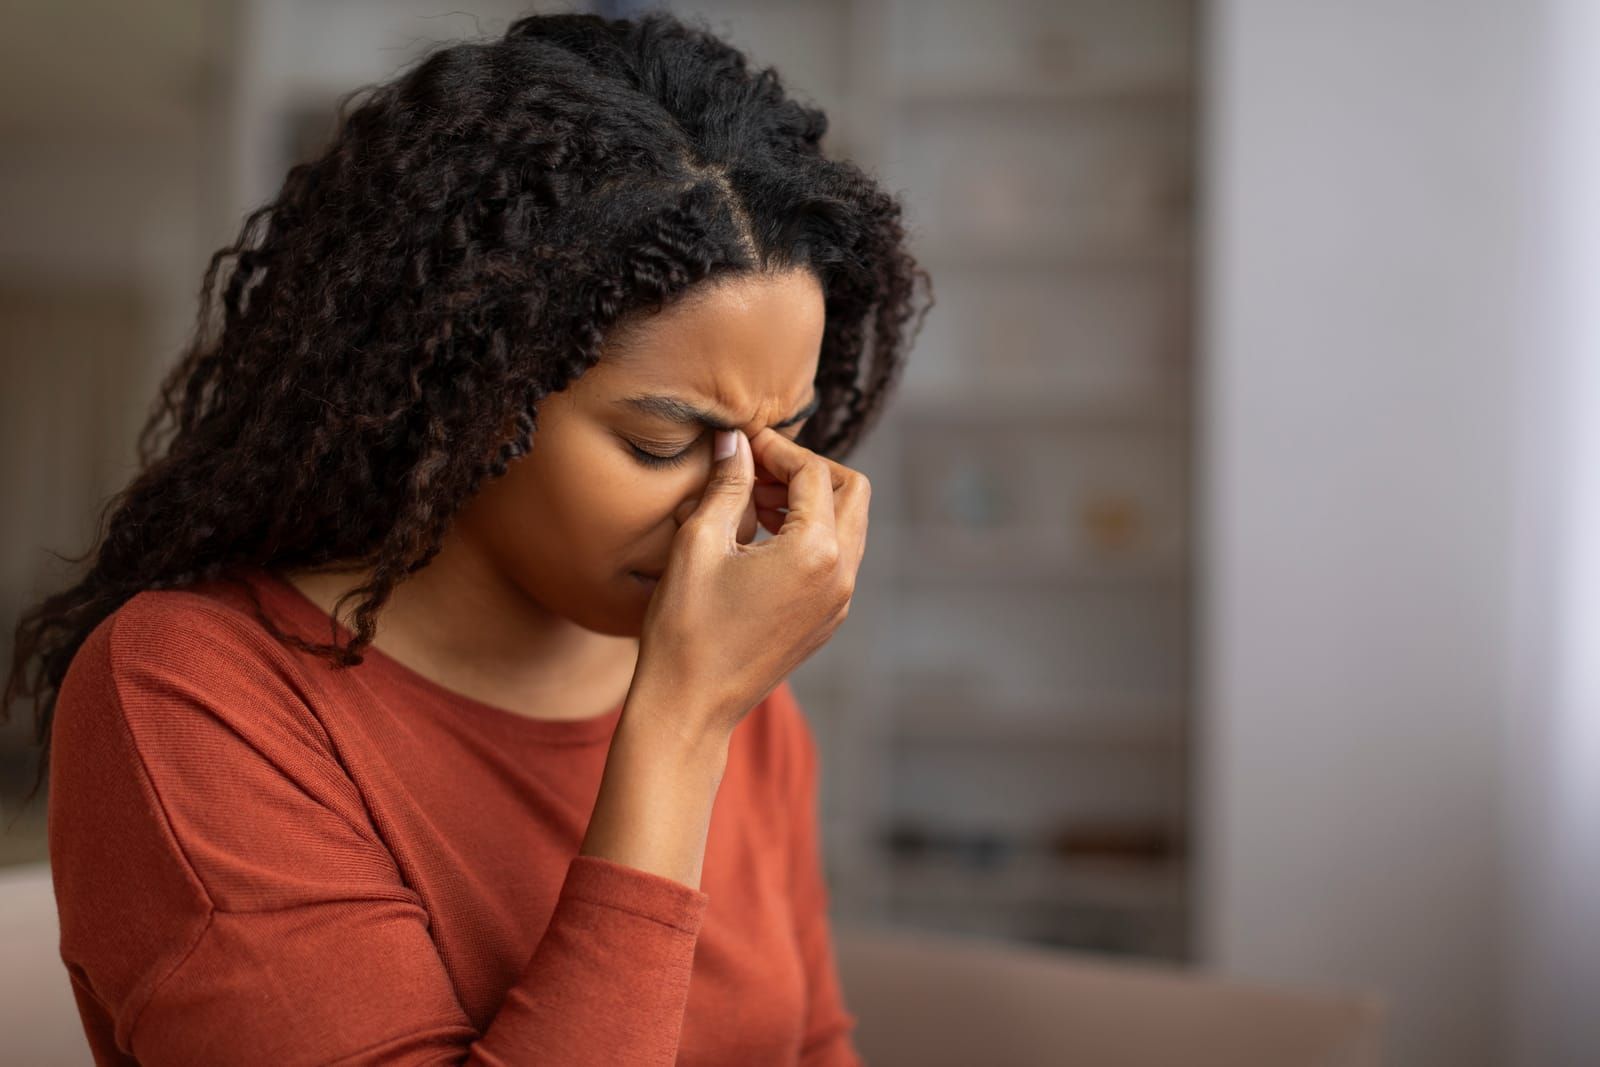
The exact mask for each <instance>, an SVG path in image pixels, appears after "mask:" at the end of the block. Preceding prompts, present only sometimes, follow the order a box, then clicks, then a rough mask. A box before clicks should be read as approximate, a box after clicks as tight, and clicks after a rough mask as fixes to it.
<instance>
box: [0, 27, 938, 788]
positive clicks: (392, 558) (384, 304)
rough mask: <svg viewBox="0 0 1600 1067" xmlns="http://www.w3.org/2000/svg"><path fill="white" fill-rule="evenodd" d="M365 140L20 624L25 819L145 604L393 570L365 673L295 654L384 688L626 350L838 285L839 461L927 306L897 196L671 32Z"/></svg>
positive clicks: (557, 36) (188, 379) (514, 32)
mask: <svg viewBox="0 0 1600 1067" xmlns="http://www.w3.org/2000/svg"><path fill="white" fill-rule="evenodd" d="M339 113H340V114H339V128H338V132H337V135H336V136H335V137H334V138H333V140H332V141H331V143H330V144H329V146H328V147H327V148H326V150H325V151H323V152H322V153H321V154H320V156H318V157H317V158H315V159H313V160H310V161H308V162H304V163H301V164H298V165H296V166H294V167H293V168H291V169H290V170H289V171H288V174H287V175H286V177H285V179H284V182H283V186H282V188H281V189H280V190H279V192H278V193H277V195H276V197H275V198H274V199H273V200H272V201H271V202H269V203H267V204H266V205H264V206H262V207H260V208H258V209H256V210H255V211H253V212H252V213H250V214H249V215H248V216H247V217H246V218H245V220H244V222H243V224H242V226H241V229H240V232H239V234H238V237H237V239H236V240H235V241H234V242H233V243H232V244H229V245H228V246H226V247H224V248H222V249H221V250H219V251H218V252H217V253H216V254H215V255H213V256H212V257H211V260H210V263H209V265H208V267H207V269H206V271H205V276H204V280H203V282H202V284H201V289H200V312H199V315H198V319H197V324H196V327H195V330H194V334H193V337H192V339H191V341H190V342H189V344H188V346H187V348H186V351H185V354H184V356H183V358H182V359H181V360H180V361H179V363H178V364H177V365H176V366H175V367H173V368H172V370H171V371H170V372H169V373H168V375H167V376H166V378H165V379H164V381H163V383H162V385H161V389H160V395H159V396H158V398H157V400H156V402H155V404H154V405H153V407H152V410H151V413H150V416H149V419H148V421H147V423H146V424H145V426H144V428H143V430H142V431H141V433H140V435H139V439H138V459H139V473H138V474H137V476H136V477H135V478H134V479H133V480H132V481H131V482H130V483H129V484H128V486H127V487H126V488H124V489H123V490H122V491H120V492H119V493H118V494H116V495H115V496H114V497H112V498H111V499H110V500H109V501H108V502H107V503H106V505H105V507H104V510H103V511H102V512H101V516H100V523H99V526H98V527H97V533H96V547H94V548H91V549H90V550H89V552H87V553H85V554H84V555H83V556H80V557H77V558H76V559H70V560H68V562H72V563H81V562H83V561H85V560H87V559H89V558H90V556H93V560H92V563H91V564H90V566H89V569H88V570H87V572H86V574H85V576H84V577H83V578H82V580H81V581H79V582H78V583H77V584H76V585H73V586H72V587H71V588H68V589H66V590H65V591H63V592H60V593H57V594H55V595H53V596H50V597H48V598H47V599H45V600H43V601H42V602H41V603H39V604H37V605H36V606H34V607H33V608H31V609H30V610H29V611H28V612H26V613H25V614H24V615H23V616H22V619H21V621H20V622H19V624H18V627H17V631H16V639H15V647H14V652H13V660H12V665H11V673H10V675H9V677H8V679H7V683H6V687H5V694H4V704H3V706H4V708H5V709H7V712H6V713H7V714H9V708H10V706H11V703H12V701H13V700H14V699H15V698H16V697H18V696H30V695H31V696H32V697H33V702H34V715H35V726H36V730H35V733H36V743H38V744H40V745H41V746H42V748H41V752H40V757H39V768H38V776H37V778H36V779H35V782H34V787H33V791H32V792H30V793H29V794H28V798H27V799H29V800H31V799H32V797H33V795H34V793H36V792H37V791H38V789H39V786H40V784H41V783H42V782H43V781H44V778H45V776H46V774H47V773H48V769H49V745H50V724H51V719H52V716H53V712H54V707H55V701H56V695H57V692H58V690H59V687H60V685H61V682H62V679H63V678H64V677H65V675H66V673H67V668H68V665H69V663H70V662H71V660H72V657H73V655H74V654H75V653H76V651H77V650H78V648H79V646H80V645H81V644H82V643H83V641H84V639H85V638H86V637H87V636H88V635H89V633H90V632H91V631H92V630H93V629H94V628H95V627H96V626H97V625H98V624H99V623H100V622H101V621H102V620H104V619H105V618H107V617H108V616H109V615H110V614H111V613H112V612H114V611H115V610H116V609H117V608H118V607H119V606H120V605H121V604H123V603H124V602H126V601H127V600H128V599H130V598H131V597H133V596H134V595H135V594H137V593H138V592H140V591H141V590H147V589H163V588H170V587H175V586H182V585H186V584H189V583H193V582H196V581H199V580H203V579H209V578H218V577H226V576H227V575H228V571H229V568H231V567H233V566H234V565H237V564H244V565H256V566H269V567H284V568H293V567H315V566H320V565H331V564H336V563H339V562H341V561H343V562H355V563H358V564H359V565H360V566H362V567H363V568H367V569H370V572H371V574H370V581H368V582H367V584H365V585H363V586H360V587H359V588H357V589H353V590H351V591H350V592H348V593H346V594H345V597H344V598H343V599H350V598H355V597H358V596H359V597H361V598H362V599H361V600H360V603H359V605H358V607H357V609H356V610H355V612H354V615H353V625H352V626H351V629H352V632H353V634H354V639H353V641H352V642H351V643H350V644H349V645H348V646H347V647H345V648H340V647H339V646H338V644H337V642H335V643H333V644H328V645H318V644H309V643H306V642H304V641H302V640H301V639H299V638H297V637H294V636H292V635H287V634H282V633H278V635H277V636H278V637H279V639H280V640H283V641H286V642H288V643H291V644H294V645H295V646H297V647H300V648H302V649H304V650H307V651H310V652H314V653H317V654H319V655H322V656H324V657H326V658H328V659H329V660H330V662H332V663H333V664H334V665H335V666H342V665H350V664H355V663H360V662H361V649H363V648H364V647H366V645H368V644H369V643H370V642H371V640H372V639H373V636H374V633H375V620H376V617H377V613H378V611H379V609H380V608H381V607H382V606H383V604H384V603H385V601H386V600H387V599H388V597H389V595H390V593H391V591H392V590H393V588H394V587H395V585H396V584H397V583H398V582H400V581H403V580H404V579H405V578H406V576H408V575H410V574H413V573H415V572H416V571H418V570H420V569H421V568H423V567H424V566H426V565H427V564H428V562H429V561H430V560H431V559H432V558H433V556H434V555H435V554H436V553H437V552H438V549H439V543H440V538H441V535H442V534H443V533H444V531H445V529H446V527H447V526H448V524H449V523H450V521H451V519H452V517H453V516H454V515H455V514H456V513H457V511H458V510H459V509H460V507H461V506H462V505H463V503H464V502H465V501H467V500H468V498H470V497H471V496H472V495H473V493H474V492H475V491H476V490H477V489H478V487H479V486H480V485H481V484H482V482H483V481H484V479H486V478H494V477H498V476H499V475H502V474H504V473H505V472H506V469H507V464H509V463H510V462H511V461H512V460H514V459H516V458H517V457H519V456H522V455H524V454H526V453H527V452H528V451H529V450H530V449H531V448H532V447H533V438H534V431H535V428H536V422H537V420H536V417H535V415H536V411H535V406H536V405H537V404H538V403H539V402H540V400H541V399H542V398H544V397H545V396H547V395H549V394H550V393H553V392H557V391H560V390H561V389H564V388H565V387H566V386H567V385H568V384H570V382H571V381H572V380H573V379H575V378H577V377H578V376H579V375H581V374H583V372H584V371H585V370H586V369H587V368H589V367H591V366H593V365H594V364H595V362H596V361H597V359H598V358H599V350H600V347H601V343H602V339H603V338H604V337H605V336H606V335H607V333H608V331H609V330H611V328H612V327H613V325H615V326H616V329H617V330H618V331H621V330H622V329H624V328H625V327H626V326H627V325H628V324H629V323H630V322H633V321H637V319H638V318H639V317H640V316H641V315H643V314H646V313H648V311H649V310H651V309H654V310H659V309H660V308H661V307H662V306H663V305H664V304H665V303H666V302H668V301H670V300H672V299H674V298H676V297H677V296H678V295H679V294H682V293H683V292H684V291H685V290H687V289H689V288H690V287H691V286H694V285H696V284H697V283H700V282H703V281H706V280H708V279H716V278H719V277H721V276H730V275H739V274H749V273H752V272H758V271H769V270H786V269H794V268H804V269H809V270H811V271H812V272H814V273H815V275H816V276H817V277H818V278H819V280H820V281H821V283H822V287H823V292H824V295H825V308H826V318H825V324H824V329H823V338H822V347H821V353H820V360H819V364H818V370H817V376H816V383H815V384H816V388H817V393H818V398H819V404H820V406H819V408H818V410H817V412H816V414H815V415H814V416H813V417H812V418H811V419H810V420H809V421H808V422H807V423H806V425H805V426H804V428H803V429H802V431H801V433H800V436H799V440H800V441H801V443H802V444H805V445H806V446H807V447H809V448H811V449H813V450H815V451H818V452H821V453H823V454H825V455H830V456H833V457H835V458H842V457H844V456H846V455H848V454H849V453H850V451H851V450H852V449H853V448H854V446H855V445H856V443H857V442H858V441H859V440H860V439H861V437H862V436H863V434H864V433H865V431H866V430H867V429H868V428H869V427H870V426H871V425H872V424H873V422H874V421H875V419H876V416H877V414H878V413H879V411H880V410H881V409H882V407H883V404H884V401H885V398H886V396H887V394H888V392H889V391H890V389H891V387H892V385H893V384H894V383H895V381H896V379H897V375H898V371H899V369H900V367H901V365H902V362H903V359H904V354H905V352H906V350H907V349H908V348H909V346H910V344H911V342H912V340H914V338H915V336H916V335H917V333H918V332H919V331H920V329H921V325H922V320H923V318H924V317H925V315H926V313H927V310H928V308H929V307H931V306H932V291H931V290H932V284H931V279H930V278H929V277H928V275H927V272H926V271H924V270H922V269H921V268H920V267H919V266H917V264H916V263H915V261H914V260H913V259H912V258H911V256H910V255H909V254H908V253H907V251H906V248H905V236H906V235H905V230H904V227H903V225H902V217H901V206H900V203H899V201H898V198H897V197H895V196H892V195H890V194H889V193H887V192H886V191H885V190H883V189H882V188H880V186H879V185H878V184H876V183H875V182H874V180H872V179H871V178H870V177H869V176H868V175H866V174H865V173H864V172H863V171H862V170H861V169H859V168H858V167H857V166H855V165H853V164H851V163H849V162H846V161H843V160H835V159H828V158H825V157H824V155H823V153H822V150H821V148H820V141H821V138H822V136H823V133H824V132H825V131H826V129H827V126H828V120H827V117H826V116H825V114H824V113H823V112H822V111H821V110H818V109H816V108H813V107H809V106H806V105H804V104H802V103H799V102H796V101H795V100H792V99H790V98H789V97H787V96H786V95H785V93H784V90H783V87H782V83H781V81H780V78H779V75H778V73H777V71H776V70H774V69H772V68H764V69H759V70H751V69H750V67H749V61H748V60H747V58H746V57H745V56H744V55H743V54H742V53H741V52H739V51H738V50H737V49H735V48H733V47H731V46H730V45H728V44H727V43H726V42H724V41H722V40H721V39H719V38H718V37H717V36H715V35H714V34H713V33H712V32H711V31H710V30H708V29H706V28H704V26H701V25H694V24H689V23H686V22H684V21H681V20H679V19H677V18H675V17H673V16H671V15H669V14H666V13H664V12H650V13H648V14H645V15H643V16H641V17H639V18H637V19H608V18H603V17H600V16H596V15H589V14H563V15H531V16H527V17H524V18H521V19H518V20H517V21H515V22H513V23H512V24H511V25H510V26H509V27H508V28H507V30H506V33H505V35H504V36H503V37H501V38H497V39H491V40H488V41H485V42H466V43H458V44H454V45H451V46H449V47H445V48H441V49H439V50H436V51H434V52H432V53H431V54H429V55H426V56H424V57H423V58H422V59H421V60H419V61H418V62H416V63H415V64H413V65H412V66H411V67H410V68H409V69H408V70H407V71H405V72H403V73H402V74H401V75H400V76H399V77H397V78H395V79H393V80H391V81H389V82H386V83H382V84H379V85H375V86H367V87H364V88H362V89H359V90H357V91H356V92H355V93H352V94H351V95H350V96H349V97H347V98H346V99H345V100H344V101H343V102H342V104H341V106H340V108H339ZM225 265H229V266H231V269H230V270H228V271H226V281H225V284H224V283H223V282H222V281H220V279H222V278H223V277H224V273H225V272H224V270H223V268H224V266H225ZM919 282H920V283H921V284H922V286H923V287H924V288H925V290H926V300H925V301H923V302H922V306H921V311H920V313H917V312H916V307H915V305H916V304H917V301H916V299H915V295H916V293H915V291H916V289H917V286H918V283H919ZM219 288H220V305H221V308H220V310H221V316H220V318H221V322H220V324H219V323H217V321H216V319H217V315H216V314H215V312H214V305H215V304H216V303H217V295H216V294H217V293H218V291H219ZM625 317H626V318H625ZM913 317H915V321H914V322H913V321H912V320H913ZM619 320H621V321H619ZM219 326H220V328H219ZM169 422H170V424H171V425H170V426H168V423H169ZM168 430H170V431H171V434H170V439H169V440H167V441H166V442H165V445H164V448H165V451H164V454H161V455H159V456H157V452H158V451H160V450H161V449H162V447H163V445H162V438H163V437H165V436H166V435H167V431H168ZM108 514H109V522H108V521H107V516H108ZM101 531H103V533H102V532H101ZM58 558H62V559H66V557H58ZM343 599H341V601H340V603H341V604H342V603H343ZM269 625H270V623H269ZM274 630H275V631H276V628H275V627H274ZM30 668H31V672H30Z"/></svg>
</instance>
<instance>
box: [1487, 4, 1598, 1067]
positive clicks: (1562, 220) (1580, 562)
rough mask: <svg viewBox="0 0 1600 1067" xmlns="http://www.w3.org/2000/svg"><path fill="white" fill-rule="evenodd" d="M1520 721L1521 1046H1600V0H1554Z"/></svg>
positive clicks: (1541, 1050)
mask: <svg viewBox="0 0 1600 1067" xmlns="http://www.w3.org/2000/svg"><path fill="white" fill-rule="evenodd" d="M1541 8H1542V9H1543V12H1544V19H1543V21H1544V26H1543V31H1542V32H1543V35H1544V36H1543V42H1544V43H1543V48H1542V51H1541V53H1540V55H1541V61H1540V63H1539V79H1538V100H1539V110H1538V116H1537V119H1536V121H1535V122H1534V123H1533V128H1534V129H1535V130H1536V133H1537V138H1538V139H1537V149H1536V151H1535V152H1534V153H1533V155H1532V159H1533V160H1534V161H1535V162H1536V177H1535V189H1536V190H1537V197H1536V205H1537V206H1536V210H1535V211H1534V213H1533V214H1534V221H1533V223H1532V225H1530V226H1529V227H1528V241H1527V247H1528V253H1527V255H1526V256H1525V257H1524V264H1525V269H1524V271H1523V272H1522V286H1523V296H1524V300H1523V301H1522V303H1523V304H1524V306H1525V307H1526V308H1527V323H1526V334H1527V337H1528V341H1529V351H1528V352H1527V353H1526V357H1525V358H1524V359H1523V360H1522V365H1523V366H1524V367H1526V368H1527V371H1526V372H1525V373H1524V375H1523V387H1522V389H1521V390H1519V394H1518V399H1519V408H1518V411H1519V415H1520V417H1521V434H1520V437H1519V444H1520V448H1519V467H1518V483H1517V484H1518V500H1517V509H1516V511H1517V521H1518V524H1517V535H1518V536H1517V542H1516V560H1517V564H1518V567H1517V572H1516V573H1517V586H1516V592H1517V599H1516V604H1515V610H1514V612H1513V615H1512V618H1513V620H1514V623H1515V626H1516V631H1517V634H1516V637H1517V644H1516V651H1517V659H1516V664H1515V669H1514V672H1513V677H1514V683H1513V694H1512V704H1511V709H1512V712H1513V713H1512V714H1511V715H1509V716H1508V717H1507V723H1506V731H1505V736H1506V743H1507V744H1506V750H1507V755H1508V764H1507V765H1508V767H1509V770H1510V773H1509V774H1508V776H1507V784H1508V802H1509V810H1510V821H1509V825H1510V827H1511V830H1512V835H1513V836H1512V841H1511V857H1512V860H1513V864H1514V867H1513V870H1514V872H1515V874H1514V877H1513V878H1512V879H1511V886H1510V889H1511V898H1510V905H1511V907H1510V913H1509V918H1510V924H1509V928H1510V931H1511V933H1512V939H1511V941H1510V943H1509V945H1508V950H1509V957H1510V959H1509V973H1510V977H1511V986H1510V992H1511V997H1510V1000H1509V1005H1508V1006H1509V1018H1510V1034H1511V1037H1510V1049H1511V1058H1510V1061H1509V1062H1511V1063H1514V1064H1515V1065H1516V1067H1569V1065H1570V1067H1580V1065H1582V1067H1587V1065H1592V1064H1595V1063H1600V1012H1597V1011H1596V1010H1595V1009H1596V1006H1597V1005H1600V305H1597V303H1596V299H1595V297H1596V279H1597V278H1600V198H1597V197H1596V195H1595V190H1596V189H1600V81H1597V80H1596V79H1595V76H1594V71H1595V65H1596V62H1597V60H1600V5H1596V4H1594V3H1593V0H1546V2H1545V3H1543V4H1542V5H1541Z"/></svg>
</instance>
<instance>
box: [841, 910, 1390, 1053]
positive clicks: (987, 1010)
mask: <svg viewBox="0 0 1600 1067" xmlns="http://www.w3.org/2000/svg"><path fill="white" fill-rule="evenodd" d="M834 937H835V941H836V949H837V953H838V964H839V980H840V983H841V985H842V986H843V987H844V993H845V1002H846V1005H847V1006H848V1007H849V1009H850V1011H851V1012H852V1013H853V1014H855V1015H856V1016H857V1017H858V1018H857V1027H856V1046H857V1048H858V1049H860V1051H861V1055H862V1058H863V1060H865V1061H866V1063H867V1064H868V1067H971V1065H972V1064H983V1065H984V1067H1023V1065H1028V1067H1035V1065H1039V1067H1042V1065H1046V1064H1048V1065H1052V1067H1053V1065H1079V1064H1081V1065H1084V1067H1174V1065H1182V1067H1377V1065H1378V1064H1379V1063H1380V1062H1381V1060H1380V1054H1379V1039H1380V1027H1381V1020H1382V1014H1383V1011H1382V1007H1381V1005H1380V1003H1379V1002H1378V1001H1377V999H1376V998H1374V997H1372V996H1370V995H1363V994H1338V993H1309V992H1293V991H1287V990H1281V989H1275V988H1267V987H1263V986H1257V985H1249V984H1245V983H1240V982H1230V981H1223V980H1220V979H1217V978H1212V977H1205V976H1202V975H1199V974H1197V973H1192V972H1188V971H1184V970H1180V969H1177V968H1168V967H1160V966H1154V965H1148V964H1133V963H1122V962H1112V961H1110V960H1105V959H1099V958H1095V957H1089V956H1079V955H1075V954H1069V953H1063V952H1057V951H1053V950H1047V949H1031V948H1024V947H1020V946H1013V945H1009V944H1003V943H997V942H992V941H988V940H982V939H977V938H964V937H956V936H953V935H935V934H929V933H924V932H921V931H918V932H909V931H897V930H892V929H887V928H872V927H863V926H845V925H843V924H835V928H834Z"/></svg>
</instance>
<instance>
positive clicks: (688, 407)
mask: <svg viewBox="0 0 1600 1067" xmlns="http://www.w3.org/2000/svg"><path fill="white" fill-rule="evenodd" d="M820 399H821V398H820V397H819V396H818V395H817V394H815V393H813V394H812V396H811V402H810V403H808V404H807V405H806V406H805V407H803V408H801V409H800V410H799V411H797V412H795V413H794V414H793V415H790V416H789V417H788V418H787V419H784V420H783V421H782V422H775V423H773V424H772V428H773V429H774V430H781V429H783V428H785V427H787V426H793V425H794V424H795V423H797V422H800V421H802V420H804V419H807V418H810V417H811V416H812V415H814V414H816V411H817V405H818V402H819V401H820ZM616 402H617V403H618V404H622V405H625V406H627V407H631V408H633V409H634V410H636V411H640V412H643V413H644V414H646V415H651V416H654V417H655V418H658V419H666V420H667V421H669V422H681V423H683V424H685V425H688V426H693V425H696V424H698V425H700V426H704V427H706V428H707V429H711V430H733V429H737V424H736V423H733V422H730V421H728V420H727V419H725V418H723V417H722V416H721V415H720V414H718V413H717V412H714V411H706V410H704V409H703V408H698V407H695V406H694V405H693V404H691V403H689V402H688V401H687V400H684V399H682V398H680V397H675V396H667V395H665V394H663V393H643V394H640V395H638V396H625V397H623V398H621V399H620V400H618V401H616Z"/></svg>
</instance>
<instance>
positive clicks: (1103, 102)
mask: <svg viewBox="0 0 1600 1067" xmlns="http://www.w3.org/2000/svg"><path fill="white" fill-rule="evenodd" d="M887 91H888V99H889V102H890V103H891V104H894V105H899V106H901V107H968V106H977V107H997V106H998V107H1026V106H1038V105H1045V106H1063V107H1097V108H1098V107H1127V106H1134V107H1149V106H1158V107H1176V108H1192V107H1193V106H1194V103H1195V100H1194V92H1193V89H1192V87H1191V83H1190V82H1189V81H1188V80H1184V81H1175V82H1146V83H1143V84H1139V83H1123V84H1115V83H1109V84H1108V83H1104V82H1102V83H1101V84H1098V85H1096V84H1092V83H1090V84H1085V83H1082V82H1080V83H1078V84H1072V83H1068V82H1050V81H1043V80H1037V79H1035V80H1032V81H1019V82H1005V81H999V80H990V79H977V78H969V79H957V78H938V79H934V78H909V79H905V80H902V81H900V82H898V83H891V84H890V85H889V86H888V90H887Z"/></svg>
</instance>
